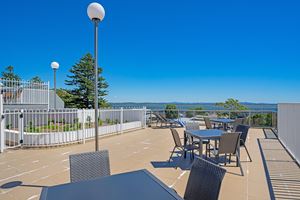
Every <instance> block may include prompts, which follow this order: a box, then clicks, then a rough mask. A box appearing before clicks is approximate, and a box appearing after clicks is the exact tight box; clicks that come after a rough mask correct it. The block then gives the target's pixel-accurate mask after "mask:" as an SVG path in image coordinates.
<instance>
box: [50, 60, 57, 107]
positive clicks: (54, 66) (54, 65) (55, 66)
mask: <svg viewBox="0 0 300 200" xmlns="http://www.w3.org/2000/svg"><path fill="white" fill-rule="evenodd" d="M51 68H52V69H53V74H54V95H53V96H54V97H53V101H54V102H53V103H54V110H56V70H57V69H58V68H59V64H58V62H52V63H51Z"/></svg>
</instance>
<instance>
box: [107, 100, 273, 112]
mask: <svg viewBox="0 0 300 200" xmlns="http://www.w3.org/2000/svg"><path fill="white" fill-rule="evenodd" d="M110 104H111V106H112V107H114V108H120V107H124V108H141V107H144V106H146V107H147V108H148V109H152V110H161V109H164V108H165V107H166V105H167V104H175V105H176V107H177V108H178V109H180V110H189V109H193V108H197V107H202V108H203V109H204V110H222V109H223V108H222V107H219V106H216V105H215V103H133V102H126V103H110ZM241 104H242V105H244V106H246V107H247V108H248V109H249V110H264V111H274V112H277V104H267V103H241Z"/></svg>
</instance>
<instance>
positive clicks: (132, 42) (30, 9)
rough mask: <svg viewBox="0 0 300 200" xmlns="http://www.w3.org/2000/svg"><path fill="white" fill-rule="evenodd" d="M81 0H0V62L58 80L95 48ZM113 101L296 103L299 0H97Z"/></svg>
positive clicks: (299, 64)
mask: <svg viewBox="0 0 300 200" xmlns="http://www.w3.org/2000/svg"><path fill="white" fill-rule="evenodd" d="M89 3H91V1H86V0H80V1H79V0H77V1H74V0H72V1H71V0H51V1H50V0H47V1H46V0H43V1H42V0H27V1H23V0H15V1H8V0H2V1H1V2H0V22H1V23H0V24H1V31H0V44H1V50H0V67H1V71H2V70H3V69H4V67H6V66H8V65H13V66H14V67H15V71H16V73H18V74H19V75H21V77H22V78H23V79H30V78H31V77H33V76H35V75H39V76H40V77H42V79H43V80H45V81H48V80H50V81H51V84H52V71H51V68H50V63H51V61H53V60H55V61H58V62H59V63H60V69H59V71H58V86H59V87H64V80H65V78H66V75H67V74H68V70H69V69H70V67H71V66H72V65H73V64H74V63H75V62H77V61H79V59H80V57H81V56H83V55H84V54H85V53H87V52H93V25H92V23H91V22H90V21H89V18H88V17H87V14H86V8H87V6H88V4H89ZM99 3H101V4H102V5H103V6H104V7H105V10H106V16H105V19H104V21H103V22H102V23H101V24H100V29H101V30H100V35H99V39H100V43H99V45H100V46H99V57H100V61H99V65H100V66H102V67H103V69H104V74H103V75H104V77H105V78H106V79H107V81H108V83H109V85H110V87H109V91H110V92H109V96H108V97H107V99H108V100H109V101H112V102H123V101H133V102H162V101H163V102H172V101H181V102H217V101H224V100H225V99H227V98H229V97H233V98H237V99H239V100H240V101H247V102H273V103H278V102H299V100H300V92H299V90H300V56H299V55H300V28H299V27H300V12H299V10H300V1H297V0H294V1H291V0H285V1H278V0H272V1H266V0H257V1H256V0H236V1H233V0H228V1H224V0H214V1H207V0H205V1H203V0H188V1H177V0H164V1H161V0H143V1H140V0H127V1H124V0H114V1H112V0H101V1H99Z"/></svg>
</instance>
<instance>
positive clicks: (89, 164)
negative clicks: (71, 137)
mask: <svg viewBox="0 0 300 200" xmlns="http://www.w3.org/2000/svg"><path fill="white" fill-rule="evenodd" d="M225 172H226V170H225V169H223V168H221V167H219V166H217V165H215V164H213V163H210V162H208V161H206V160H204V159H202V158H197V159H195V160H194V163H193V165H192V168H191V172H190V175H189V179H188V183H187V186H186V191H185V194H184V198H182V197H180V196H179V195H178V194H177V193H176V191H175V190H173V189H171V188H169V187H168V186H166V185H165V184H164V183H163V182H161V181H160V180H159V179H158V178H156V177H155V176H154V175H153V174H151V173H150V172H149V171H147V170H138V171H132V172H127V173H122V174H116V175H111V174H110V164H109V154H108V151H107V150H102V151H96V152H89V153H81V154H76V155H70V179H71V182H70V183H67V184H63V185H57V186H52V187H44V188H43V190H42V193H41V196H40V199H41V200H52V199H53V200H60V199H63V200H71V199H72V200H77V199H89V200H96V199H97V200H99V199H106V200H117V199H118V200H119V199H130V200H135V199H136V200H140V199H144V200H148V199H149V200H150V199H151V200H153V199H157V200H160V199H161V200H168V199H170V200H171V199H173V200H175V199H177V200H182V199H185V200H196V199H197V200H198V199H203V200H204V199H208V200H209V199H211V200H216V199H218V196H219V191H220V188H221V183H222V180H223V177H224V175H225Z"/></svg>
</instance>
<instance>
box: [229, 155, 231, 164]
mask: <svg viewBox="0 0 300 200" xmlns="http://www.w3.org/2000/svg"><path fill="white" fill-rule="evenodd" d="M228 163H229V164H230V163H231V153H230V154H229V161H228Z"/></svg>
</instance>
